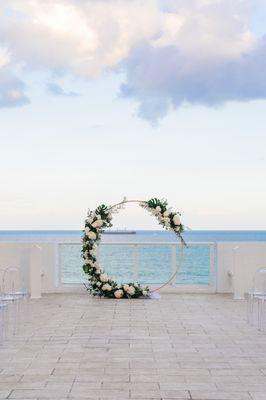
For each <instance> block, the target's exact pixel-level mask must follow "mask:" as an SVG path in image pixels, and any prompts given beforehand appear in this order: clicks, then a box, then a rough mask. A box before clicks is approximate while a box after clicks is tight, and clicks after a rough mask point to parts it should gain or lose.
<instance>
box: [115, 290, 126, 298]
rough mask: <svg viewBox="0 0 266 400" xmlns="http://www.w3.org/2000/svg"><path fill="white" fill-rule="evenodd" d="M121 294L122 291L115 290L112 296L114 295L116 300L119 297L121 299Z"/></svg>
mask: <svg viewBox="0 0 266 400" xmlns="http://www.w3.org/2000/svg"><path fill="white" fill-rule="evenodd" d="M123 294H124V292H123V290H121V289H118V290H116V291H115V292H114V295H115V298H116V299H121V297H123Z"/></svg>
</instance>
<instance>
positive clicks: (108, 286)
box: [102, 283, 112, 292]
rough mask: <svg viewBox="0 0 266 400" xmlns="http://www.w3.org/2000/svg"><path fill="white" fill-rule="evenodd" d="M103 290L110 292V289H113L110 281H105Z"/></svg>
mask: <svg viewBox="0 0 266 400" xmlns="http://www.w3.org/2000/svg"><path fill="white" fill-rule="evenodd" d="M102 290H106V291H107V292H110V290H112V286H111V285H109V283H105V284H104V285H103V287H102Z"/></svg>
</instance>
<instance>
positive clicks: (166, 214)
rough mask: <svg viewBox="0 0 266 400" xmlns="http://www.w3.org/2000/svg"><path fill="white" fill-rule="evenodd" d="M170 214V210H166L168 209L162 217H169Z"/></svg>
mask: <svg viewBox="0 0 266 400" xmlns="http://www.w3.org/2000/svg"><path fill="white" fill-rule="evenodd" d="M171 212H172V210H171V208H168V209H167V210H166V211H165V212H164V213H163V216H164V217H169V215H170V214H171Z"/></svg>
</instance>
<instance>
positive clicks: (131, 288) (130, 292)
mask: <svg viewBox="0 0 266 400" xmlns="http://www.w3.org/2000/svg"><path fill="white" fill-rule="evenodd" d="M127 292H128V294H130V296H133V295H134V294H135V292H136V291H135V288H134V287H133V286H129V288H128V290H127Z"/></svg>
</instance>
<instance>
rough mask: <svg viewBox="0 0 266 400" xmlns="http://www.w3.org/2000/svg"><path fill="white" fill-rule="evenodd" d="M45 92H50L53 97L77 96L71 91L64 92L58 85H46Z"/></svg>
mask: <svg viewBox="0 0 266 400" xmlns="http://www.w3.org/2000/svg"><path fill="white" fill-rule="evenodd" d="M47 90H48V92H50V93H51V94H53V95H55V96H66V97H76V96H79V94H78V93H76V92H73V91H66V90H64V89H63V88H62V87H61V86H60V85H58V84H57V83H49V84H48V85H47Z"/></svg>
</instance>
